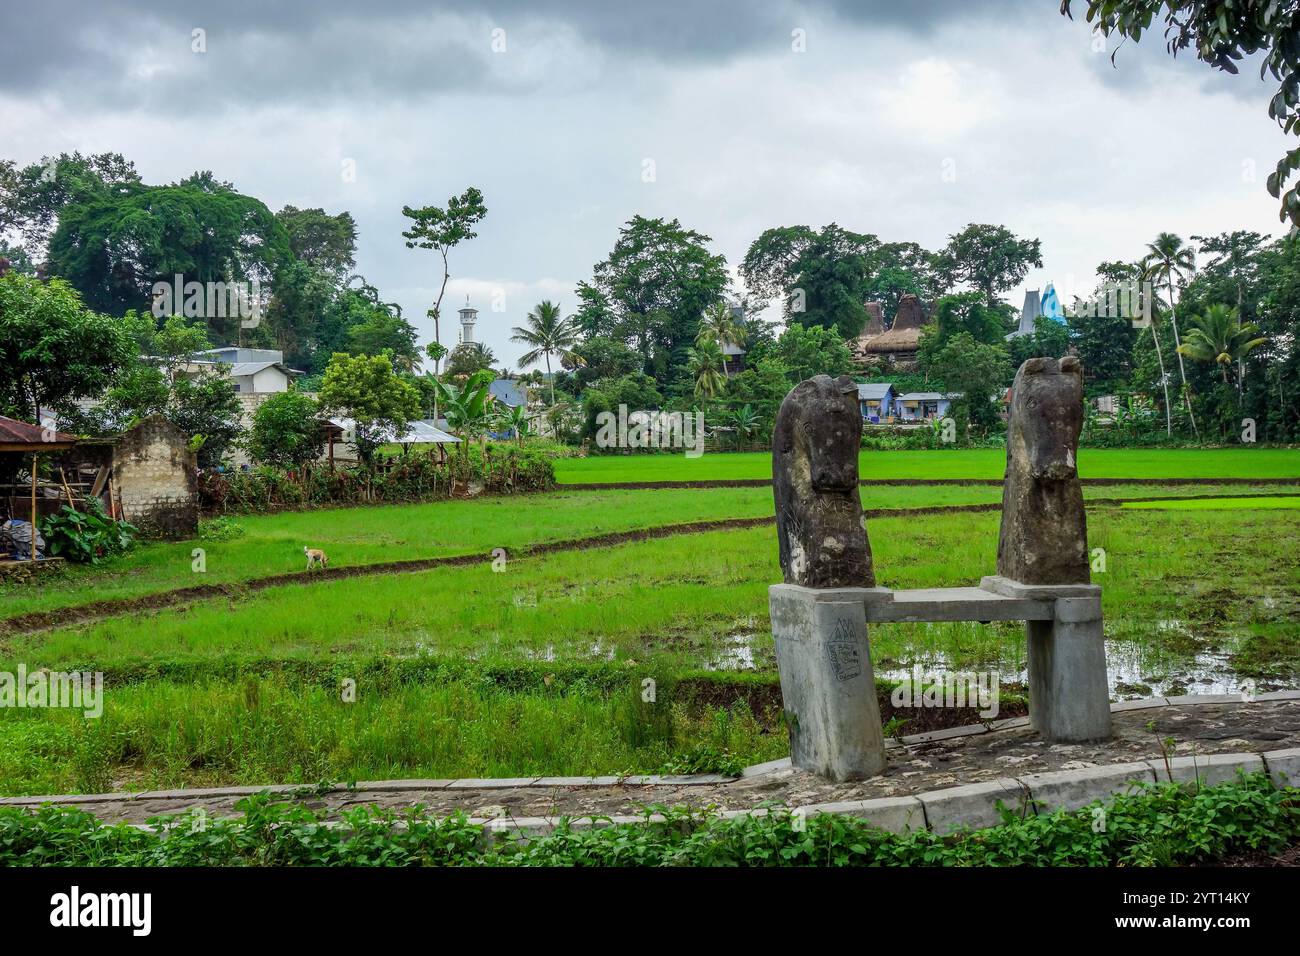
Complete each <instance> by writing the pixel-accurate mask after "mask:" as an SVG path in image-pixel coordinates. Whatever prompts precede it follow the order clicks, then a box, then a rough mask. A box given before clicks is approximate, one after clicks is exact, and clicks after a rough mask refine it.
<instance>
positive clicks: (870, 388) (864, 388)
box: [858, 382, 894, 402]
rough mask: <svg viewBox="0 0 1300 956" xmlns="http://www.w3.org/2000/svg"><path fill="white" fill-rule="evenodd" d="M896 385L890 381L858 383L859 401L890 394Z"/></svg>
mask: <svg viewBox="0 0 1300 956" xmlns="http://www.w3.org/2000/svg"><path fill="white" fill-rule="evenodd" d="M893 387H894V386H893V385H891V384H890V383H888V382H883V383H881V382H868V383H865V384H859V385H858V401H860V402H865V401H867V400H869V399H870V400H873V401H874V400H878V399H881V398H884V397H885V396H886V395H888V394H889V392H890V390H891V389H892V388H893Z"/></svg>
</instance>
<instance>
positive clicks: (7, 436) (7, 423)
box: [0, 415, 77, 445]
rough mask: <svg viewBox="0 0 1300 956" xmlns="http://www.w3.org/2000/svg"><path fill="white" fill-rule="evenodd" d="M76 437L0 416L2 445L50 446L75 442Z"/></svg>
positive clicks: (0, 440)
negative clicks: (53, 443)
mask: <svg viewBox="0 0 1300 956" xmlns="http://www.w3.org/2000/svg"><path fill="white" fill-rule="evenodd" d="M76 440H77V436H76V435H69V434H67V433H66V432H60V431H52V430H51V431H47V430H46V429H45V428H44V427H43V426H41V425H30V424H28V423H27V422H24V421H19V420H18V419H16V418H5V417H4V416H3V415H0V443H5V444H10V445H48V444H50V443H51V442H75V441H76Z"/></svg>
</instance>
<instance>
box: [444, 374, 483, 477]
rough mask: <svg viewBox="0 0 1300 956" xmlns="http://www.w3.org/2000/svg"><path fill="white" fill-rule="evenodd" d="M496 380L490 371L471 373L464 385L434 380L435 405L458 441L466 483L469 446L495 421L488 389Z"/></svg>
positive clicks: (461, 466) (461, 471)
mask: <svg viewBox="0 0 1300 956" xmlns="http://www.w3.org/2000/svg"><path fill="white" fill-rule="evenodd" d="M495 377H496V375H495V373H494V372H492V371H491V370H490V369H484V370H482V371H480V372H475V373H474V374H473V375H471V376H470V377H469V378H468V379H467V380H466V382H465V384H464V385H461V386H457V385H453V384H452V383H450V382H441V381H435V382H434V383H433V384H434V390H435V393H436V394H437V397H438V405H439V406H440V408H441V409H442V414H443V416H444V417H445V418H446V419H447V427H448V428H450V429H451V430H452V432H453V433H454V434H455V435H456V437H457V438H459V439H460V454H459V456H458V457H459V459H460V474H461V479H462V480H464V481H468V480H469V444H470V442H471V441H474V440H477V439H481V438H482V436H484V435H486V434H487V433H488V432H489V431H491V429H492V426H493V425H495V424H496V421H497V411H496V409H495V408H494V407H493V406H494V405H495V403H496V399H495V398H494V397H493V396H492V392H491V390H490V389H489V386H490V385H491V384H492V380H493V379H494V378H495Z"/></svg>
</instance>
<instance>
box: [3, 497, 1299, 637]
mask: <svg viewBox="0 0 1300 956" xmlns="http://www.w3.org/2000/svg"><path fill="white" fill-rule="evenodd" d="M999 484H1000V483H999ZM864 498H866V500H871V499H870V497H869V496H864ZM1297 500H1300V499H1297V498H1296V497H1295V495H1294V493H1293V492H1275V493H1264V494H1260V493H1259V492H1258V489H1255V490H1254V491H1252V492H1250V493H1243V494H1241V495H1231V494H1224V493H1223V492H1222V490H1219V489H1216V490H1214V491H1211V492H1208V493H1206V494H1201V495H1163V496H1155V495H1151V496H1148V495H1145V494H1143V495H1141V496H1140V497H1134V498H1112V497H1091V496H1090V497H1089V498H1088V502H1087V503H1088V505H1089V507H1124V508H1128V507H1152V508H1162V507H1163V508H1173V507H1187V508H1190V509H1196V508H1197V506H1198V505H1199V504H1201V503H1202V502H1203V503H1204V504H1205V505H1206V510H1209V509H1222V508H1231V507H1234V506H1235V507H1239V508H1246V509H1249V508H1258V509H1272V508H1278V509H1286V508H1293V507H1294V504H1289V503H1290V502H1296V501H1297ZM864 504H865V501H864ZM765 507H766V508H767V509H768V510H770V505H766V503H765ZM999 510H1001V502H1000V501H978V502H972V503H967V504H935V505H929V506H917V507H907V508H871V507H864V514H865V516H866V517H867V519H868V520H872V519H881V518H900V517H923V516H930V515H939V514H961V513H971V512H991V511H999ZM314 514H317V515H320V516H322V517H328V516H332V515H333V514H334V512H332V511H330V512H315V513H314ZM774 523H775V518H772V517H769V516H767V515H758V516H754V517H736V518H719V519H716V520H705V521H691V522H685V523H681V524H665V525H656V526H652V527H640V528H634V529H630V530H626V531H612V532H608V533H605V534H597V535H591V536H586V537H577V538H565V539H560V540H553V541H543V542H538V543H534V544H526V545H523V546H521V547H518V548H501V549H496V548H494V549H492V550H491V551H483V552H475V553H467V554H450V555H442V556H438V557H428V558H409V559H402V560H397V561H375V562H371V563H367V564H358V565H343V566H339V565H337V564H336V565H335V566H333V567H329V568H324V569H317V570H313V571H293V572H283V573H278V574H270V575H263V576H259V577H249V578H246V579H243V580H236V581H231V582H220V583H212V584H199V585H193V586H189V587H181V588H172V589H167V590H159V591H154V592H151V593H147V594H142V595H139V596H135V597H124V598H112V599H105V600H91V601H85V602H83V603H75V604H69V605H64V606H58V607H54V608H50V609H48V610H35V611H30V612H26V613H17V614H11V615H9V616H6V617H4V618H0V641H2V640H3V639H5V638H8V637H13V636H18V635H27V634H35V633H39V632H41V631H45V630H49V629H52V628H58V627H66V626H70V625H75V624H81V623H86V622H92V621H97V620H103V619H106V618H112V617H117V616H120V615H128V614H137V613H141V612H149V611H157V610H163V609H167V608H176V607H180V606H184V605H189V604H195V603H199V602H203V601H210V600H214V599H219V598H228V599H236V598H239V597H241V596H246V595H249V594H252V593H256V592H259V591H264V590H267V589H270V588H278V587H285V586H311V585H314V584H318V583H325V582H330V581H340V580H346V579H350V578H360V577H372V576H382V575H393V574H411V573H416V572H422V571H430V570H434V569H436V568H440V567H465V566H469V565H474V564H491V563H492V561H493V560H494V557H495V556H496V555H497V554H503V555H504V557H505V558H506V559H507V560H511V559H525V558H536V557H542V556H545V555H547V554H556V553H563V552H571V551H583V550H594V549H600V548H609V547H613V546H616V545H621V544H629V543H634V542H638V541H652V540H657V539H660V538H666V537H675V536H679V535H692V534H706V533H710V532H716V531H726V530H736V529H743V528H753V527H759V526H763V525H770V524H774Z"/></svg>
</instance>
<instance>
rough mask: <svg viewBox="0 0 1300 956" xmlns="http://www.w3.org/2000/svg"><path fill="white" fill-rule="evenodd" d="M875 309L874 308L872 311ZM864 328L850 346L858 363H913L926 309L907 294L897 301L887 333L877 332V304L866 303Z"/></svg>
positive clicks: (919, 301) (878, 321)
mask: <svg viewBox="0 0 1300 956" xmlns="http://www.w3.org/2000/svg"><path fill="white" fill-rule="evenodd" d="M873 307H874V308H873ZM866 308H867V313H868V317H867V325H866V327H865V328H864V329H863V330H862V334H861V335H859V336H858V337H857V338H856V339H854V340H853V342H852V343H851V344H850V349H851V350H852V351H853V353H854V356H855V357H856V358H858V360H859V361H866V360H870V359H873V358H874V359H879V360H882V361H885V362H891V363H893V362H915V361H916V350H917V346H919V345H920V342H921V329H922V328H924V327H925V323H926V318H927V317H926V314H925V308H924V307H923V306H922V305H921V300H920V299H918V298H917V297H916V296H914V295H912V294H911V293H908V294H907V295H905V296H903V297H902V298H901V299H899V300H898V311H897V312H895V313H894V324H893V325H891V326H890V327H889V329H888V331H884V332H876V331H875V329H877V328H879V327H880V326H881V325H883V321H884V318H883V315H882V314H881V310H880V303H878V302H868V303H867V305H866Z"/></svg>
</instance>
